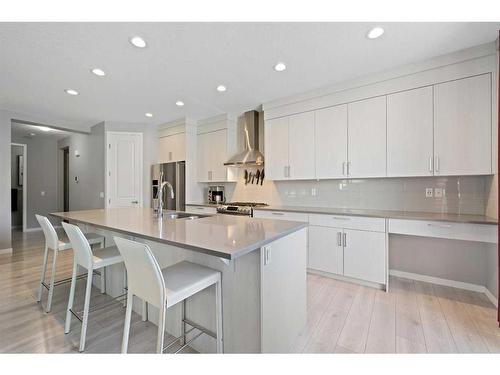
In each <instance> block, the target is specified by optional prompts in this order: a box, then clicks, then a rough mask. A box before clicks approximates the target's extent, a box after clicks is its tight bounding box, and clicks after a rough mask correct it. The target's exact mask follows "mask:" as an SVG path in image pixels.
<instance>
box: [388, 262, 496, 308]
mask: <svg viewBox="0 0 500 375" xmlns="http://www.w3.org/2000/svg"><path fill="white" fill-rule="evenodd" d="M389 275H391V276H396V277H402V278H404V279H410V280H417V281H424V282H427V283H431V284H437V285H444V286H450V287H453V288H458V289H464V290H470V291H473V292H479V293H484V294H485V295H486V297H488V299H489V300H490V301H491V303H493V304H494V305H495V306H497V307H498V300H497V299H496V298H495V296H493V294H492V293H491V292H490V291H489V290H488V289H487V288H486V287H485V286H484V285H478V284H472V283H464V282H463V281H456V280H449V279H442V278H440V277H434V276H428V275H422V274H419V273H412V272H405V271H399V270H394V269H390V270H389Z"/></svg>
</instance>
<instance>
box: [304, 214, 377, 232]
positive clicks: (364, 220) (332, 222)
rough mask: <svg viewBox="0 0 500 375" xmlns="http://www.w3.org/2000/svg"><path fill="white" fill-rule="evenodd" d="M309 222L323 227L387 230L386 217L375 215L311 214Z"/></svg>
mask: <svg viewBox="0 0 500 375" xmlns="http://www.w3.org/2000/svg"><path fill="white" fill-rule="evenodd" d="M309 224H311V225H319V226H323V227H334V228H346V229H359V230H368V231H372V232H385V219H381V218H374V217H361V216H344V215H324V214H309Z"/></svg>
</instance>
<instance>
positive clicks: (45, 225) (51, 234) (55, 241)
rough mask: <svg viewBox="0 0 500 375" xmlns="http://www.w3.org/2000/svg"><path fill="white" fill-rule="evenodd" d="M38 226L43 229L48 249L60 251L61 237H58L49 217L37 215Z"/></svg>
mask: <svg viewBox="0 0 500 375" xmlns="http://www.w3.org/2000/svg"><path fill="white" fill-rule="evenodd" d="M35 217H36V219H37V220H38V224H40V226H41V227H42V231H43V235H44V236H45V243H46V245H47V247H48V248H50V249H52V250H58V245H59V237H57V233H56V230H55V229H54V226H53V225H52V223H51V222H50V221H49V219H47V217H45V216H42V215H35Z"/></svg>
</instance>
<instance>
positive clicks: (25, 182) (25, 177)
mask: <svg viewBox="0 0 500 375" xmlns="http://www.w3.org/2000/svg"><path fill="white" fill-rule="evenodd" d="M10 145H11V146H20V147H22V148H23V232H26V231H27V226H26V219H27V216H28V215H27V204H28V145H27V144H26V143H15V142H11V143H10Z"/></svg>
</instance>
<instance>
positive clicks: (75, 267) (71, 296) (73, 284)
mask: <svg viewBox="0 0 500 375" xmlns="http://www.w3.org/2000/svg"><path fill="white" fill-rule="evenodd" d="M77 272H78V265H77V264H76V261H73V275H72V276H71V287H70V290H69V300H68V309H67V310H66V324H65V326H64V333H69V331H70V330H71V311H70V310H71V309H72V308H73V301H74V300H75V289H76V273H77Z"/></svg>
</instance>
